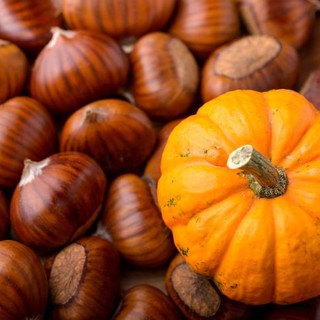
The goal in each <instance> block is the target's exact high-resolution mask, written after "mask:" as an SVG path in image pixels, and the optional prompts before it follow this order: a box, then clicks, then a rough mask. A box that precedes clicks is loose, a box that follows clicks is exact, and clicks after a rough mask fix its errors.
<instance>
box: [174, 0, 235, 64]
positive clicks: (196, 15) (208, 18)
mask: <svg viewBox="0 0 320 320" xmlns="http://www.w3.org/2000/svg"><path fill="white" fill-rule="evenodd" d="M168 32H169V33H170V34H171V35H173V36H174V37H176V38H178V39H180V40H182V41H183V42H184V43H185V44H186V45H187V46H188V48H189V49H190V50H191V51H192V53H193V54H194V55H195V57H196V58H197V59H198V60H199V61H200V62H203V61H205V60H206V59H207V57H208V56H209V55H210V54H211V52H212V51H214V50H215V49H217V48H218V47H219V46H221V45H222V44H225V43H227V42H230V41H231V40H234V39H236V38H237V37H238V36H239V35H240V19H239V14H238V8H237V5H236V1H233V0H215V1H212V0H197V1H194V0H178V1H177V8H176V11H175V14H174V16H173V17H172V19H171V23H170V24H169V27H168Z"/></svg>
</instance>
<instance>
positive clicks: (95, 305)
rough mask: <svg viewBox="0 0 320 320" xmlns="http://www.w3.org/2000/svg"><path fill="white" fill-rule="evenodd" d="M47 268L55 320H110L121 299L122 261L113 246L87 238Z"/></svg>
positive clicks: (52, 257)
mask: <svg viewBox="0 0 320 320" xmlns="http://www.w3.org/2000/svg"><path fill="white" fill-rule="evenodd" d="M44 265H45V270H46V273H47V277H48V283H49V310H50V311H49V313H50V316H51V319H52V320H56V319H59V320H64V319H66V320H70V319H72V320H82V319H95V320H105V319H110V317H111V315H112V314H113V313H114V311H115V309H116V306H117V303H118V301H119V299H120V259H119V254H118V252H117V250H116V249H115V247H114V246H113V245H112V243H110V242H109V241H107V240H104V239H101V238H98V237H94V236H88V237H84V238H81V239H79V240H77V241H75V242H73V243H71V244H69V245H68V246H65V247H64V248H62V249H61V250H60V251H58V252H56V253H54V254H52V255H50V256H49V257H48V258H47V259H46V260H45V264H44Z"/></svg>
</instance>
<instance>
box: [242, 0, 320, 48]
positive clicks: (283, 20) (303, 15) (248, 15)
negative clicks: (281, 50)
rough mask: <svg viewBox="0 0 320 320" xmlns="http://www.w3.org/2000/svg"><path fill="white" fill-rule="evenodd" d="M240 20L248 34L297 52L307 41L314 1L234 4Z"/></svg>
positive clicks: (249, 0) (265, 0)
mask: <svg viewBox="0 0 320 320" xmlns="http://www.w3.org/2000/svg"><path fill="white" fill-rule="evenodd" d="M237 3H238V6H239V12H240V16H241V19H242V21H243V23H244V25H245V27H246V28H247V30H248V31H249V33H251V34H255V35H259V34H265V35H269V36H273V37H276V38H279V39H281V40H283V41H285V42H287V43H289V44H290V45H292V46H293V47H295V48H296V49H301V48H302V47H303V46H304V45H305V44H306V43H307V42H308V40H309V39H310V35H311V33H312V30H313V27H314V22H315V17H316V11H317V10H319V3H317V1H305V0H294V1H278V0H237Z"/></svg>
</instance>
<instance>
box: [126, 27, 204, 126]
mask: <svg viewBox="0 0 320 320" xmlns="http://www.w3.org/2000/svg"><path fill="white" fill-rule="evenodd" d="M130 61H131V69H132V76H131V79H130V83H129V87H130V91H131V93H132V96H133V98H134V101H135V103H136V105H137V106H138V107H139V108H141V109H142V110H144V111H145V112H146V113H147V114H148V115H149V116H150V117H151V118H152V119H153V120H158V121H164V122H166V121H169V120H173V119H175V118H178V117H182V116H183V115H184V114H186V112H188V111H189V110H190V108H191V107H192V105H193V103H194V102H195V98H196V94H197V91H198V86H199V80H200V71H199V66H198V64H197V62H196V60H195V57H194V56H193V54H192V53H191V52H190V50H189V49H188V47H187V46H186V45H185V44H184V42H182V41H181V40H179V39H178V38H176V37H173V36H171V35H170V34H169V33H166V32H151V33H148V34H146V35H144V36H142V37H141V38H139V39H138V40H137V41H136V43H135V44H134V46H133V49H132V51H131V53H130Z"/></svg>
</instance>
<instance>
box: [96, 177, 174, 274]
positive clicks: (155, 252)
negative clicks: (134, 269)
mask: <svg viewBox="0 0 320 320" xmlns="http://www.w3.org/2000/svg"><path fill="white" fill-rule="evenodd" d="M96 232H97V234H98V235H100V236H101V237H103V238H105V239H108V240H110V241H112V243H113V244H114V245H115V247H116V248H117V249H118V251H119V252H120V254H121V256H122V257H123V258H124V259H125V260H126V261H127V262H128V263H129V264H131V265H135V266H139V267H145V268H154V267H159V266H164V265H165V264H166V263H167V262H168V261H170V260H171V258H172V257H173V255H174V254H175V253H176V249H175V247H174V244H173V240H172V236H171V231H170V230H169V229H168V228H167V227H166V226H165V224H164V222H163V220H162V217H161V213H160V211H159V208H158V205H157V201H156V184H155V181H153V180H152V179H148V178H144V177H140V176H138V175H136V174H123V175H120V176H118V177H116V178H115V179H114V180H113V181H112V182H111V184H110V187H109V191H108V194H107V196H106V201H105V204H104V206H103V209H102V213H101V217H100V219H99V222H98V228H97V231H96Z"/></svg>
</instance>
